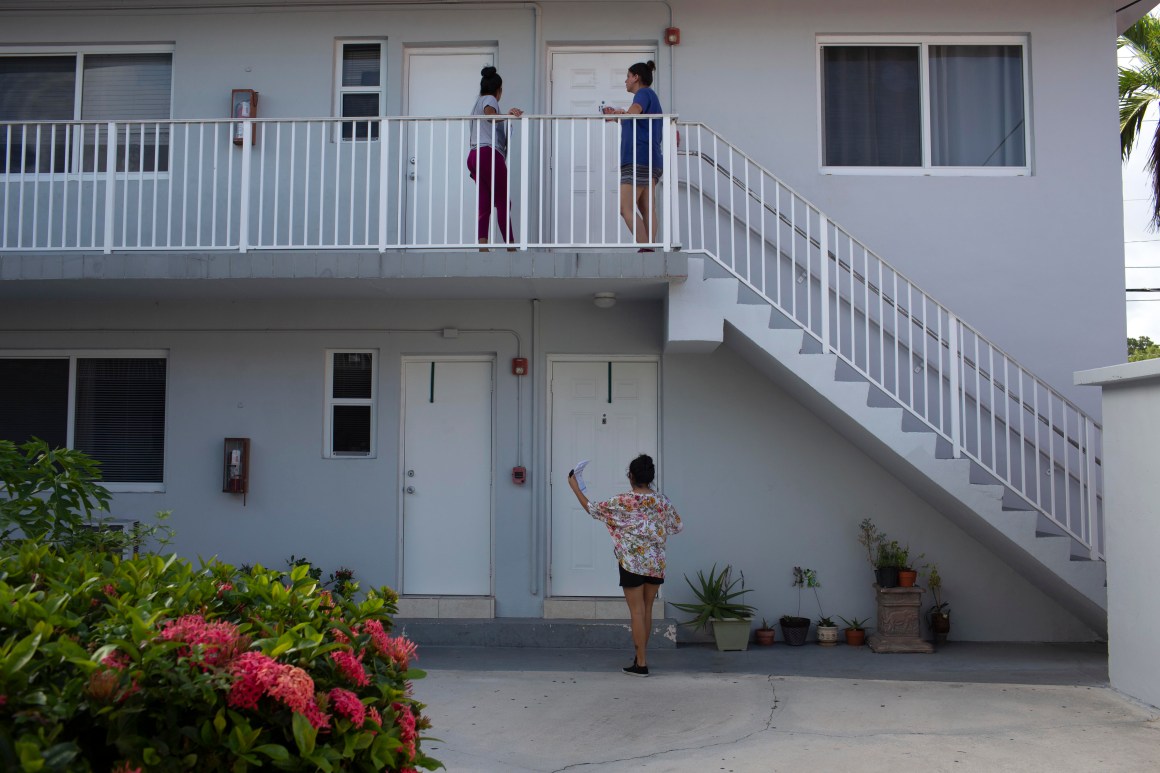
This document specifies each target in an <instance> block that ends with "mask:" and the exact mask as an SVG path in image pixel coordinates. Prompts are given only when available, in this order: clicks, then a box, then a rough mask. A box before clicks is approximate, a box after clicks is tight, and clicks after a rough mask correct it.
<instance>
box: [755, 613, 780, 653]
mask: <svg viewBox="0 0 1160 773" xmlns="http://www.w3.org/2000/svg"><path fill="white" fill-rule="evenodd" d="M776 635H777V634H776V632H775V631H774V630H773V627H772V626H770V624H769V623H767V622H766V621H765V618H764V617H763V618H761V627H760V628H758V629H757V630H756V631H754V632H753V639H754V641H756V642H757V643H758V644H761V645H763V646H768V645H770V644H773V640H774V638H776Z"/></svg>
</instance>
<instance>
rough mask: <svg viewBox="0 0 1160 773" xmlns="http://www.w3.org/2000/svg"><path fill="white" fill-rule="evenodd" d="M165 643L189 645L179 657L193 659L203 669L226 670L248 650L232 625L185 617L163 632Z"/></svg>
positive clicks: (172, 623)
mask: <svg viewBox="0 0 1160 773" xmlns="http://www.w3.org/2000/svg"><path fill="white" fill-rule="evenodd" d="M161 640H162V641H178V642H183V643H184V644H186V645H188V646H186V647H181V648H180V649H178V651H177V652H178V654H179V655H181V656H183V657H191V656H192V657H193V659H194V660H195V661H196V662H197V663H198V664H199V665H201V666H202V667H203V668H204V667H206V666H224V665H226V664H227V663H229V662H230V661H231V660H233V659H234V657H235V656H236V655H237V654H238V651H239V650H241V649H243V648H244V647H245V643H244V642H243V641H242V640H241V639H240V638H239V636H238V627H237V626H236V625H234V624H233V623H230V622H217V623H210V622H206V619H205V618H204V617H202V616H201V615H186V616H184V617H179V618H178V619H176V620H169V621H166V623H165V628H164V629H163V630H162V631H161Z"/></svg>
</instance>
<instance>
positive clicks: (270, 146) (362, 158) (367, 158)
mask: <svg viewBox="0 0 1160 773" xmlns="http://www.w3.org/2000/svg"><path fill="white" fill-rule="evenodd" d="M485 120H487V121H488V122H490V123H497V124H503V125H504V126H506V127H507V131H508V133H509V134H510V137H511V141H510V147H509V152H508V157H507V166H508V168H509V175H510V177H509V191H508V196H507V198H508V200H510V202H511V205H512V207H513V212H512V218H511V219H512V220H513V221H514V227H515V228H514V238H513V240H512V241H513V242H514V246H517V247H519V248H523V249H528V248H547V247H567V248H587V247H622V246H623V247H630V246H642V245H637V244H636V242H637V241H640V240H637V239H635V238H633V234H631V233H630V232H629V231H628V228H627V227H626V226H625V225H623V223H622V221H621V220H620V216H619V204H618V199H619V194H618V188H619V168H618V167H619V153H620V137H619V131H620V128H619V121H621V120H623V121H626V122H628V125H629V126H632V127H635V128H634V129H633V131H637V130H639V131H641V132H642V133H643V132H645V131H647V130H648V127H647V125H646V121H648V120H652V121H657V122H658V123H660V124H661V125H662V127H663V128H662V129H661V130H660V135H661V139H662V142H663V143H664V146H665V147H668V146H669V145H670V144H671V142H672V141H673V139H674V133H673V131H672V126H673V123H674V118H673V117H671V116H665V117H663V118H660V119H658V118H657V117H652V118H651V119H645V118H641V117H619V116H618V117H617V119H616V120H615V121H609V120H606V119H605V118H603V117H599V116H585V117H568V118H561V117H542V116H524V117H522V118H519V119H515V118H507V117H504V118H497V119H485ZM483 123H484V121H483V120H478V119H477V120H469V119H466V118H382V119H373V120H335V119H302V120H253V121H246V122H233V121H226V120H222V121H157V122H148V123H142V122H134V123H116V122H111V123H86V122H62V123H31V124H28V123H25V124H14V123H0V217H2V222H0V250H5V251H13V250H19V251H23V252H34V251H59V250H86V251H104V252H111V251H114V250H116V251H122V250H239V251H243V252H245V251H247V250H254V249H351V248H354V249H378V250H380V251H383V250H393V249H456V248H469V247H477V246H478V239H477V236H476V226H475V223H476V210H477V206H478V203H479V200H480V197H481V196H484V197H490V198H499V199H501V200H502V199H503V198H504V197H503V196H502V195H500V196H494V195H492V191H487V190H485V191H481V190H480V187H479V186H477V185H476V184H475V183H473V182H472V181H471V179H470V178H469V176H468V173H467V168H466V158H467V154H468V146H469V144H470V141H471V138H472V133H473V132H478V131H480V127H481V126H482V125H483ZM483 152H485V153H487V152H489V151H487V150H485V151H483ZM665 155H666V157H669V158H673V157H675V156H674V154H672V153H668V154H665ZM640 163H642V164H643V165H649V163H650V161H649V160H648V159H641V160H640ZM493 187H494V186H493ZM658 196H659V197H662V199H663V200H660V201H658V202H657V210H658V211H659V212H661V213H666V212H671V211H672V206H671V197H672V191H671V190H668V189H667V187H666V186H664V185H661V186H659V188H658ZM496 226H497V224H495V223H493V225H492V228H491V235H492V239H493V241H500V240H501V239H500V238H499V230H498V228H497V227H496ZM672 233H673V230H672V222H671V219H670V218H668V217H663V216H662V217H661V218H660V219H659V228H658V229H657V233H656V236H655V237H654V238H647V239H645V240H644V241H646V242H647V244H646V245H643V246H649V247H652V248H660V249H664V248H667V247H670V246H671V245H672Z"/></svg>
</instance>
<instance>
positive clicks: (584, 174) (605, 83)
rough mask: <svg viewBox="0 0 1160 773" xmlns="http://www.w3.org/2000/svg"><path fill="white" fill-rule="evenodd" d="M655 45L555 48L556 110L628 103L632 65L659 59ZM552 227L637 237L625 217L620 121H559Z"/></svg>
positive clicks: (580, 111)
mask: <svg viewBox="0 0 1160 773" xmlns="http://www.w3.org/2000/svg"><path fill="white" fill-rule="evenodd" d="M656 58H657V57H656V51H655V50H654V49H640V50H636V51H617V52H608V51H584V52H556V53H553V54H552V114H553V115H556V116H562V115H580V116H593V115H596V114H597V110H598V108H599V106H600V103H601V102H604V103H605V104H607V105H609V106H612V107H621V108H627V107H628V106H629V105H631V104H632V95H631V94H629V93H628V92H627V91H625V90H624V78H625V75H626V74H627V73H628V68H629V67H631V66H632V65H633V64H635V63H636V62H643V61H648V60H649V59H653V60H655V59H656ZM553 133H554V136H553V137H552V148H553V154H554V158H553V159H552V169H553V170H555V174H556V176H557V179H556V180H553V184H552V190H553V197H554V201H553V205H554V206H553V212H554V216H553V227H554V228H555V237H556V239H557V240H558V241H562V242H565V243H572V244H583V243H604V244H606V243H609V242H624V243H626V244H627V243H630V242H632V241H633V240H632V238H631V237H630V235H629V233H628V229H627V227H625V226H624V224H623V223H622V221H621V219H620V211H619V195H620V193H619V191H620V126H619V124H616V123H608V122H604V121H581V122H577V123H575V124H574V125H573V124H569V123H559V122H558V123H556V124H555V126H554V132H553Z"/></svg>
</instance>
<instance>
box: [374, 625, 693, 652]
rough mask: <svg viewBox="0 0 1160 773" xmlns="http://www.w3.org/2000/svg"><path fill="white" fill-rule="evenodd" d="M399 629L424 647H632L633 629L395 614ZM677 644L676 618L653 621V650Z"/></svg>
mask: <svg viewBox="0 0 1160 773" xmlns="http://www.w3.org/2000/svg"><path fill="white" fill-rule="evenodd" d="M394 631H395V633H401V634H403V635H405V636H406V637H407V638H409V639H410V640H411V641H414V642H415V643H417V644H419V645H420V646H422V645H431V646H456V647H560V648H579V649H624V650H625V651H629V650H631V649H632V632H631V629H630V627H629V623H628V621H627V620H584V619H572V620H545V619H542V618H517V617H508V618H494V619H491V620H480V619H469V618H459V619H451V618H442V619H431V618H406V617H396V618H395V628H394ZM676 646H677V621H676V620H671V619H668V618H664V619H660V620H654V621H653V630H652V635H651V637H650V639H649V648H650V649H675V648H676Z"/></svg>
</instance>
